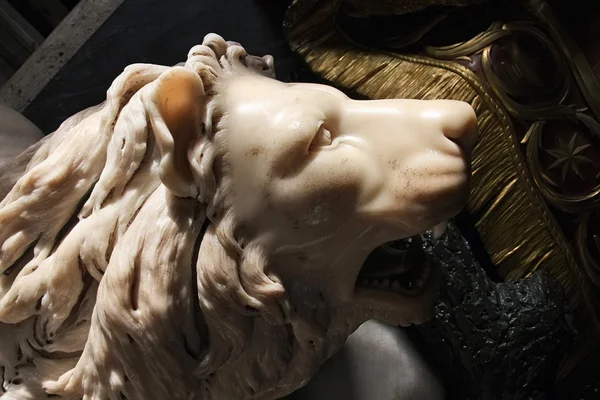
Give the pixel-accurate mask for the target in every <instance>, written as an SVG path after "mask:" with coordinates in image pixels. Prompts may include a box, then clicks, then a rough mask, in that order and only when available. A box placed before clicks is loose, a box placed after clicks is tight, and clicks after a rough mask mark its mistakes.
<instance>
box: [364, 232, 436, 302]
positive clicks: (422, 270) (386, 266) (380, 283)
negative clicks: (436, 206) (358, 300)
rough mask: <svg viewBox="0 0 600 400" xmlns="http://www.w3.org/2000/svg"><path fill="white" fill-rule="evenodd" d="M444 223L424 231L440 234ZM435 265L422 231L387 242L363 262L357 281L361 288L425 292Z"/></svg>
mask: <svg viewBox="0 0 600 400" xmlns="http://www.w3.org/2000/svg"><path fill="white" fill-rule="evenodd" d="M446 225H447V224H446V223H442V224H440V225H438V226H436V227H435V228H433V229H432V230H430V231H428V232H426V233H425V235H431V236H432V237H434V238H440V237H441V236H442V235H443V234H444V233H445V231H446ZM433 268H435V266H434V265H433V264H432V262H431V260H430V259H429V258H428V257H427V256H426V254H425V252H424V251H423V242H422V237H421V235H417V236H413V237H410V238H406V239H401V240H397V241H393V242H389V243H386V244H385V245H383V246H380V247H378V248H377V249H375V250H374V251H373V252H372V253H371V254H370V255H369V257H368V258H367V260H366V261H365V263H364V264H363V266H362V268H361V270H360V272H359V274H358V278H357V281H356V287H357V288H360V289H375V290H379V291H386V292H392V293H397V294H400V295H407V296H418V295H420V294H422V293H423V292H424V291H425V290H426V289H427V287H428V286H429V283H430V281H431V278H432V272H433Z"/></svg>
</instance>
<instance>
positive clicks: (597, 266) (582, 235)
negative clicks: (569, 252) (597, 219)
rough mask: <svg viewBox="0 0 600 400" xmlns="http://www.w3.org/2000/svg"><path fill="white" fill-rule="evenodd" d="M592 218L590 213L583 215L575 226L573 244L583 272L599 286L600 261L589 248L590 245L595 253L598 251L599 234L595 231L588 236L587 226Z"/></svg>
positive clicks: (599, 250)
mask: <svg viewBox="0 0 600 400" xmlns="http://www.w3.org/2000/svg"><path fill="white" fill-rule="evenodd" d="M592 219H593V215H592V214H590V213H588V214H586V215H584V216H583V218H582V221H581V223H580V224H579V227H578V228H577V234H576V236H575V246H576V248H577V253H578V255H579V258H580V259H581V262H582V265H583V268H584V269H585V272H586V273H587V275H588V276H589V278H590V280H591V281H592V282H593V283H594V284H595V285H596V286H600V263H599V262H598V259H597V256H594V255H593V254H592V250H591V249H590V246H593V247H594V248H595V249H594V251H595V252H596V254H599V253H600V236H598V233H595V234H594V235H593V236H592V237H590V233H589V228H590V220H592ZM590 242H591V243H590Z"/></svg>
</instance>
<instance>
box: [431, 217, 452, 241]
mask: <svg viewBox="0 0 600 400" xmlns="http://www.w3.org/2000/svg"><path fill="white" fill-rule="evenodd" d="M446 229H448V221H447V220H446V221H442V222H440V223H439V224H437V225H436V226H434V227H433V230H432V232H431V235H432V236H433V238H434V239H439V238H441V237H442V235H443V234H444V233H445V232H446Z"/></svg>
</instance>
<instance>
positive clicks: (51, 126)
mask: <svg viewBox="0 0 600 400" xmlns="http://www.w3.org/2000/svg"><path fill="white" fill-rule="evenodd" d="M289 3H290V1H289V0H203V1H198V0H193V1H190V0H169V1H164V0H125V1H124V2H123V4H122V5H121V6H120V7H119V8H117V10H116V11H115V12H114V13H113V14H112V15H111V16H110V18H109V19H108V20H107V21H106V22H105V23H104V24H103V25H102V26H101V27H100V28H99V29H98V30H97V31H96V32H95V33H94V34H93V35H92V37H91V38H90V39H89V40H88V41H87V42H86V43H85V44H84V45H83V47H82V48H81V49H80V50H79V51H78V52H77V53H76V54H75V55H74V56H73V58H72V59H71V60H69V62H68V63H67V64H66V65H65V66H64V67H63V68H62V69H61V70H60V72H59V73H58V74H57V75H56V76H55V77H54V78H53V79H52V81H50V83H49V84H48V85H47V86H46V87H45V88H44V89H43V91H42V92H41V93H40V94H39V95H38V96H37V97H36V98H35V99H34V100H33V102H32V103H31V104H30V105H29V106H28V107H27V108H26V109H25V110H24V112H23V114H24V115H25V116H26V117H27V118H29V119H30V120H32V121H33V122H34V123H35V124H36V125H37V126H38V127H39V128H40V129H42V131H43V132H44V133H46V134H48V133H51V132H52V131H54V130H55V129H56V128H57V127H58V126H59V125H60V123H61V122H62V121H64V120H65V119H66V118H68V117H69V116H71V115H72V114H75V113H76V112H78V111H79V110H81V109H84V108H86V107H89V106H92V105H94V104H98V103H100V102H102V101H103V100H104V99H105V97H106V90H107V89H108V87H109V86H110V84H111V82H112V81H113V79H115V78H116V77H117V76H118V75H119V74H120V73H121V72H122V71H123V69H124V68H125V67H126V66H127V65H129V64H133V63H154V64H161V65H173V64H176V63H178V62H181V61H185V59H186V56H187V52H188V51H189V49H190V48H191V47H193V46H194V45H196V44H199V43H201V42H202V39H203V37H204V36H205V35H206V34H207V33H211V32H214V33H217V34H219V35H221V36H223V38H225V39H226V40H234V41H237V42H240V43H241V44H242V45H243V46H244V47H245V48H246V50H247V51H248V52H249V53H250V54H255V55H259V56H262V55H265V54H271V55H272V56H273V57H275V65H276V72H277V77H278V79H280V80H283V81H290V80H295V81H305V80H314V78H313V76H312V75H311V74H310V73H309V72H308V71H307V69H306V68H304V67H303V65H302V63H301V61H300V60H299V59H298V58H297V57H296V56H295V55H293V54H292V53H291V51H290V50H289V47H288V46H287V44H286V42H285V40H284V37H283V32H282V19H283V14H284V12H285V9H286V8H287V6H288V5H289ZM81 23H82V24H85V20H82V21H81Z"/></svg>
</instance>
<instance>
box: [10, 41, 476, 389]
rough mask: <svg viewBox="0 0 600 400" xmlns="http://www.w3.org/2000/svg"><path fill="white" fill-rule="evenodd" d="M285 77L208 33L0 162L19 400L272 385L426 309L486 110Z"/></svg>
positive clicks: (295, 382) (137, 70)
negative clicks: (349, 92) (377, 324)
mask: <svg viewBox="0 0 600 400" xmlns="http://www.w3.org/2000/svg"><path fill="white" fill-rule="evenodd" d="M273 77H274V74H273V59H272V58H271V57H255V56H250V55H248V54H247V53H246V52H245V50H244V49H243V48H242V47H241V46H240V45H239V44H238V43H234V42H227V41H225V40H223V39H222V38H221V37H220V36H218V35H214V34H210V35H207V36H206V38H205V39H204V41H203V44H201V45H198V46H195V47H194V48H192V49H191V50H190V52H189V54H188V58H187V61H186V63H185V64H183V65H178V66H175V67H166V66H158V65H151V64H135V65H131V66H129V67H127V68H126V69H125V70H124V72H123V73H122V74H121V75H120V76H119V77H117V79H116V80H115V81H114V82H113V84H112V85H111V87H110V88H109V90H108V92H107V98H106V101H105V102H104V103H102V104H101V105H99V106H96V107H92V108H90V109H87V110H84V111H82V112H80V113H79V114H76V115H74V116H73V117H71V118H69V119H68V120H66V121H65V122H64V123H63V124H62V125H61V126H60V127H59V129H58V130H57V131H56V132H54V133H53V134H51V135H50V136H48V137H46V138H45V139H43V140H42V141H41V142H40V143H38V144H36V145H35V146H34V147H32V148H30V149H29V150H28V151H26V152H25V153H23V154H22V155H21V156H19V158H18V159H17V160H15V162H14V163H12V164H11V163H9V164H8V165H6V166H4V167H3V168H2V169H0V180H2V181H3V182H2V183H3V185H0V187H6V183H7V182H8V183H10V184H11V186H12V189H11V190H10V191H9V192H8V193H0V199H2V198H3V200H2V201H1V202H0V272H1V274H0V371H2V374H1V376H2V378H1V379H0V395H2V398H3V399H39V398H46V397H50V396H54V397H58V398H64V399H81V398H84V399H106V398H110V399H113V398H119V399H186V400H189V399H215V400H216V399H218V400H222V399H276V398H280V397H282V396H284V395H286V394H288V393H290V392H292V391H294V390H295V389H297V388H299V387H300V386H302V385H304V384H306V383H307V382H308V380H309V379H310V377H311V376H312V375H313V374H314V373H315V372H316V370H317V369H318V368H319V366H320V365H321V364H322V363H323V362H324V361H325V360H326V359H327V358H329V357H331V356H332V355H333V354H334V353H335V352H336V350H338V349H339V347H340V346H341V345H342V344H343V343H344V341H345V340H346V338H347V337H348V335H349V334H350V333H352V331H353V330H355V329H356V328H357V327H358V326H359V325H360V324H362V323H363V322H364V321H366V320H368V319H372V318H378V319H381V320H383V321H385V322H388V323H393V324H400V325H409V324H412V323H420V322H422V321H424V320H425V319H426V318H427V317H428V316H429V315H430V313H431V309H432V305H433V303H434V301H435V299H436V295H437V289H438V285H439V275H440V274H439V268H437V266H436V265H433V264H432V263H431V261H430V260H428V259H426V258H424V256H423V252H422V251H421V250H422V249H421V244H420V241H419V234H421V233H423V232H425V231H428V230H431V234H434V235H436V236H439V235H441V234H443V231H444V224H445V222H444V221H446V220H448V219H449V218H451V217H453V216H454V215H456V213H458V212H459V211H460V210H461V208H462V207H463V206H464V204H465V202H466V196H467V194H468V185H469V176H470V160H469V157H470V151H471V149H472V147H473V143H474V140H475V132H476V125H477V124H476V120H475V115H474V112H473V109H472V108H471V107H470V106H469V105H468V104H466V103H461V102H453V101H415V100H385V101H356V100H352V99H349V98H348V97H346V96H345V95H344V94H343V93H341V92H339V91H337V90H335V89H333V88H330V87H327V86H323V85H311V84H289V83H282V82H278V81H276V80H275V79H273ZM25 164H26V165H27V168H26V169H25V170H21V168H22V166H23V165H25ZM16 171H18V173H17V172H16ZM13 178H14V179H13ZM17 178H18V179H17ZM9 181H10V182H9Z"/></svg>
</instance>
